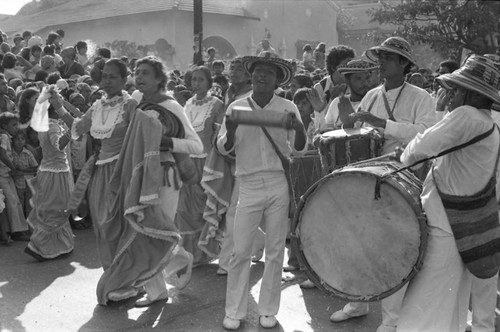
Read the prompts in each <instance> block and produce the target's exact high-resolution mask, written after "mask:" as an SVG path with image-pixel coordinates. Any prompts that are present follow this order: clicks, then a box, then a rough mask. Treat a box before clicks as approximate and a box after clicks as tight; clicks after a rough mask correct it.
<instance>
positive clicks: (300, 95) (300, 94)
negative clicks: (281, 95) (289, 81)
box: [293, 88, 312, 104]
mask: <svg viewBox="0 0 500 332" xmlns="http://www.w3.org/2000/svg"><path fill="white" fill-rule="evenodd" d="M311 91H312V90H311V88H300V89H298V90H297V91H295V94H294V95H293V102H294V103H295V104H296V103H298V102H299V101H301V100H302V99H307V94H308V93H309V92H311Z"/></svg>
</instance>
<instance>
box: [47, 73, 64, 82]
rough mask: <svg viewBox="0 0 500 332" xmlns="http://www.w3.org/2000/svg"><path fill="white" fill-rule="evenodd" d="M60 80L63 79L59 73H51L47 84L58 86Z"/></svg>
mask: <svg viewBox="0 0 500 332" xmlns="http://www.w3.org/2000/svg"><path fill="white" fill-rule="evenodd" d="M59 79H61V74H59V72H58V71H55V72H53V73H50V74H49V75H48V76H47V84H49V85H51V84H56V83H57V81H58V80H59Z"/></svg>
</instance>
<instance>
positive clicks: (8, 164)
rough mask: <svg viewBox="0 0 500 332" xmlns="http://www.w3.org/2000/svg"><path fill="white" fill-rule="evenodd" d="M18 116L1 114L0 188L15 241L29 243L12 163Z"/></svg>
mask: <svg viewBox="0 0 500 332" xmlns="http://www.w3.org/2000/svg"><path fill="white" fill-rule="evenodd" d="M18 123H19V122H18V118H17V115H15V114H14V113H11V112H4V113H2V114H0V188H1V189H3V193H4V195H5V205H6V210H7V215H8V224H9V229H10V232H11V237H12V239H13V240H18V241H29V239H30V234H29V232H28V223H27V222H26V218H25V217H24V212H23V208H22V206H21V202H20V201H19V196H18V195H17V190H16V185H15V183H14V180H13V179H12V175H15V174H16V172H17V169H16V166H15V165H14V163H13V162H12V157H13V155H12V137H13V136H15V135H16V134H17V132H18V130H19V129H18Z"/></svg>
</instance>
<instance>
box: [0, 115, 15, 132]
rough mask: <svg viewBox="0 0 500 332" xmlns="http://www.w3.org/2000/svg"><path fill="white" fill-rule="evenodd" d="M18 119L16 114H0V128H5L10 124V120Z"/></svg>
mask: <svg viewBox="0 0 500 332" xmlns="http://www.w3.org/2000/svg"><path fill="white" fill-rule="evenodd" d="M17 119H19V117H18V116H17V114H14V113H12V112H3V113H0V128H1V129H3V126H6V125H8V124H9V122H11V121H12V120H17Z"/></svg>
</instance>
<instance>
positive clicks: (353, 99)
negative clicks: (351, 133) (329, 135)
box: [300, 59, 378, 319]
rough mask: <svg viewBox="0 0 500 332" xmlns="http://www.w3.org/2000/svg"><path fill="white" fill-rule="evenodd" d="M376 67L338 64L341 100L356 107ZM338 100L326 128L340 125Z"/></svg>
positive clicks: (363, 62)
mask: <svg viewBox="0 0 500 332" xmlns="http://www.w3.org/2000/svg"><path fill="white" fill-rule="evenodd" d="M377 69H378V66H377V65H376V64H375V63H374V62H372V61H369V60H365V59H353V60H351V61H349V62H348V63H347V64H343V65H342V64H341V65H339V66H338V67H337V72H338V73H339V74H341V75H343V76H344V78H345V80H346V83H347V87H348V88H349V91H350V93H349V94H348V95H346V96H345V97H344V96H343V94H342V95H341V96H343V98H342V101H343V102H349V103H351V105H352V107H353V108H357V106H358V105H359V103H360V102H361V99H363V97H364V96H365V95H366V93H367V92H368V91H369V90H370V89H371V88H374V86H372V83H371V82H372V80H371V73H372V71H374V70H377ZM339 100H340V97H336V98H335V99H333V100H332V102H331V103H330V106H329V107H328V112H327V114H326V116H325V118H324V121H325V122H326V128H327V129H340V128H341V127H342V122H341V121H340V118H339ZM300 287H302V288H306V289H307V288H314V287H315V285H314V283H313V282H312V281H311V280H309V279H307V280H305V281H303V282H302V283H301V284H300ZM333 318H334V317H333V316H332V319H333Z"/></svg>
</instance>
